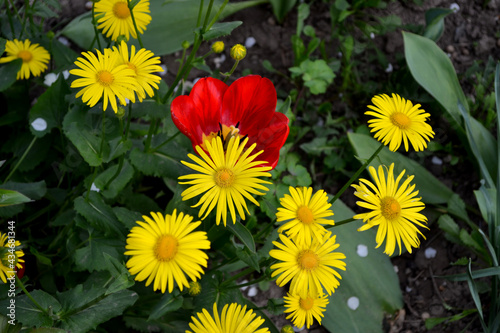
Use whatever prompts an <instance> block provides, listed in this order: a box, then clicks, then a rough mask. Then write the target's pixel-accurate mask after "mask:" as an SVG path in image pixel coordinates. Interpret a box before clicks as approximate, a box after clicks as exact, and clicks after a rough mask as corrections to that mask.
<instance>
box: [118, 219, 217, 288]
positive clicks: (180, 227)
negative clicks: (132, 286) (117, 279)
mask: <svg viewBox="0 0 500 333" xmlns="http://www.w3.org/2000/svg"><path fill="white" fill-rule="evenodd" d="M151 217H152V218H150V217H149V216H143V219H144V221H137V224H139V225H138V226H135V227H133V228H132V230H130V233H129V234H128V236H127V245H126V246H125V249H126V250H127V251H126V252H125V255H128V256H130V259H129V260H128V261H127V264H126V266H127V268H128V270H129V271H130V274H132V275H136V274H137V276H136V277H135V280H136V281H144V280H146V279H147V281H146V286H149V285H150V284H151V282H153V281H154V284H153V288H154V290H158V289H161V292H162V293H164V292H165V291H166V290H167V289H168V292H169V293H171V292H172V291H173V290H174V284H176V285H177V286H178V287H179V289H180V290H181V291H182V290H183V289H184V287H186V288H189V282H188V280H187V278H186V276H187V277H189V278H190V279H191V280H192V281H196V280H197V279H199V278H200V277H201V274H203V269H202V267H207V260H208V256H207V254H206V253H205V252H204V251H202V250H208V249H209V248H210V241H209V240H208V239H207V233H206V232H204V231H194V229H196V228H197V227H198V226H199V225H200V224H201V222H199V221H198V222H192V221H193V217H192V216H190V215H184V214H183V213H179V214H177V210H174V212H173V213H172V215H165V216H163V214H161V213H153V212H152V213H151Z"/></svg>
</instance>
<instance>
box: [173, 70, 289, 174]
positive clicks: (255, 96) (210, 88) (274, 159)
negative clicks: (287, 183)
mask: <svg viewBox="0 0 500 333" xmlns="http://www.w3.org/2000/svg"><path fill="white" fill-rule="evenodd" d="M276 101H277V97H276V89H275V88H274V85H273V84H272V82H271V81H270V80H269V79H266V78H262V77H260V76H257V75H249V76H245V77H242V78H240V79H238V80H236V81H234V82H233V83H232V84H231V85H230V86H229V87H228V86H227V85H226V84H225V83H224V82H222V81H221V80H218V79H214V78H210V77H209V78H202V79H200V80H198V81H197V82H196V84H195V85H194V86H193V89H192V90H191V93H190V95H189V96H178V97H177V98H175V99H174V100H173V102H172V104H171V111H172V120H173V121H174V124H175V125H176V126H177V127H178V128H179V130H180V131H181V132H182V133H183V134H185V135H186V136H187V137H188V138H189V139H190V140H191V143H192V145H193V149H195V150H196V146H198V145H200V146H201V147H202V148H204V149H205V150H206V148H205V146H204V144H205V140H209V141H211V140H213V139H214V138H215V137H217V136H220V137H222V140H223V141H227V140H228V136H238V137H240V138H243V137H247V138H248V142H247V147H246V148H247V149H248V147H249V146H251V145H253V144H254V143H256V144H257V146H256V148H255V149H256V150H257V151H260V150H263V151H264V152H263V153H262V155H261V156H260V159H261V160H263V161H267V162H268V164H266V165H269V166H271V167H272V168H273V169H274V168H275V167H276V165H277V164H278V159H279V152H280V149H281V147H283V145H284V144H285V141H286V138H287V136H288V132H289V130H290V129H289V127H288V118H287V117H286V116H285V115H284V114H282V113H279V112H276Z"/></svg>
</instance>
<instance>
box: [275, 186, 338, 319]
mask: <svg viewBox="0 0 500 333" xmlns="http://www.w3.org/2000/svg"><path fill="white" fill-rule="evenodd" d="M289 191H290V195H288V194H285V196H284V197H283V198H281V199H280V203H281V205H282V206H283V207H282V208H281V207H280V208H278V212H277V213H276V218H277V221H278V222H282V221H288V222H286V223H284V224H283V225H282V226H281V227H280V228H279V229H278V232H283V231H284V230H286V234H287V235H288V237H290V238H293V239H296V240H297V242H299V243H302V242H305V240H306V239H309V238H311V237H316V239H318V240H320V239H321V237H322V236H323V235H324V234H325V233H326V229H325V228H324V227H323V224H328V225H333V224H335V223H334V222H333V220H327V219H325V217H328V216H332V215H333V212H332V211H331V210H330V207H331V206H332V204H330V203H328V196H327V195H326V193H325V191H323V190H319V191H317V192H316V193H314V195H312V191H313V189H312V188H311V187H301V188H298V189H296V188H294V187H291V186H290V188H289ZM299 327H300V326H299Z"/></svg>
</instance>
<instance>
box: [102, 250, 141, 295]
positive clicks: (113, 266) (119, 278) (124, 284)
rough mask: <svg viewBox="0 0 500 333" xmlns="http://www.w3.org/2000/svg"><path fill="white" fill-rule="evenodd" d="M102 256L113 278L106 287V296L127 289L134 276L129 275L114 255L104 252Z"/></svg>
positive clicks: (131, 283) (131, 284) (130, 285)
mask: <svg viewBox="0 0 500 333" xmlns="http://www.w3.org/2000/svg"><path fill="white" fill-rule="evenodd" d="M122 246H123V244H122ZM104 258H105V260H106V262H107V263H108V265H107V266H108V271H109V272H110V273H111V276H112V277H113V278H114V281H113V282H112V283H111V284H110V285H109V287H108V288H107V289H106V293H105V295H106V296H107V295H110V294H114V293H117V292H119V291H122V290H124V289H128V288H130V287H132V286H133V285H134V284H135V281H134V278H133V277H132V276H131V275H130V272H129V271H128V269H127V268H125V265H123V264H122V262H121V261H118V260H117V259H116V256H110V255H109V254H107V253H104Z"/></svg>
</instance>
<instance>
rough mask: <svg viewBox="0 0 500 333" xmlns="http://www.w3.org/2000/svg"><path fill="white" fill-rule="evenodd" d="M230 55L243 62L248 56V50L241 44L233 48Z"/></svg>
mask: <svg viewBox="0 0 500 333" xmlns="http://www.w3.org/2000/svg"><path fill="white" fill-rule="evenodd" d="M229 55H230V56H231V58H233V59H234V60H236V61H240V60H243V59H244V58H245V57H246V55H247V48H246V47H244V46H243V45H241V44H236V45H234V46H233V47H232V48H231V51H230V52H229Z"/></svg>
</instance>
